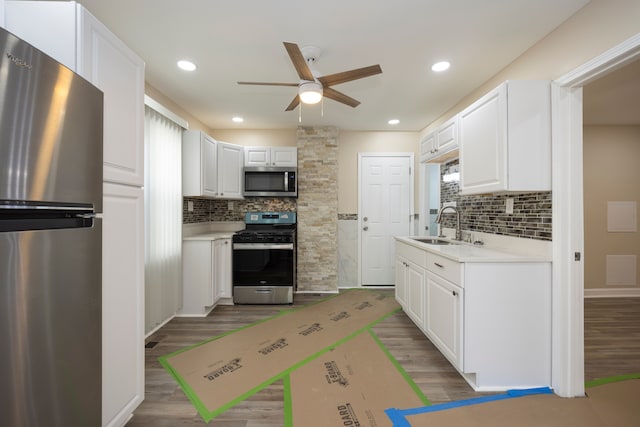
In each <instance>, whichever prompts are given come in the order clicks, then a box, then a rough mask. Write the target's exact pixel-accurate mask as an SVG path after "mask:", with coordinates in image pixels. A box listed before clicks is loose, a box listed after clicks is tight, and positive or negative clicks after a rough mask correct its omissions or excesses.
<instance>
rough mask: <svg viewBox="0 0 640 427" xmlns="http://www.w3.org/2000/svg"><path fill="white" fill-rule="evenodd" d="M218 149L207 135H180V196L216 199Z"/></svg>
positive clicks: (188, 133)
mask: <svg viewBox="0 0 640 427" xmlns="http://www.w3.org/2000/svg"><path fill="white" fill-rule="evenodd" d="M217 169H218V147H217V145H216V141H215V140H214V139H213V138H211V137H210V136H209V135H207V134H205V133H203V132H200V131H192V130H188V131H185V132H183V133H182V195H183V196H196V197H200V196H207V197H216V196H217V194H218V171H217Z"/></svg>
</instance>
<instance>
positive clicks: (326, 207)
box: [298, 127, 338, 292]
mask: <svg viewBox="0 0 640 427" xmlns="http://www.w3.org/2000/svg"><path fill="white" fill-rule="evenodd" d="M337 137H338V129H337V128H335V127H299V128H298V291H302V292H314V291H316V292H317V291H324V292H327V291H329V292H337V290H338V243H337V234H338V139H337Z"/></svg>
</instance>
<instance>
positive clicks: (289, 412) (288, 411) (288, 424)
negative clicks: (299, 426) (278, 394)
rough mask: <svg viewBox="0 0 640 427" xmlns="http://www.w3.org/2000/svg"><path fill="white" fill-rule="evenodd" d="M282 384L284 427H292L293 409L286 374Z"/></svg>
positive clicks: (289, 384) (288, 379) (288, 380)
mask: <svg viewBox="0 0 640 427" xmlns="http://www.w3.org/2000/svg"><path fill="white" fill-rule="evenodd" d="M282 382H283V384H284V427H293V408H292V403H291V376H290V375H289V374H287V375H286V376H285V377H284V378H283V380H282Z"/></svg>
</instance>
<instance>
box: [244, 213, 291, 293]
mask: <svg viewBox="0 0 640 427" xmlns="http://www.w3.org/2000/svg"><path fill="white" fill-rule="evenodd" d="M245 225H246V228H245V229H244V230H242V231H239V232H237V233H236V234H235V235H234V236H233V269H232V271H233V279H232V283H233V302H234V303H235V304H291V303H292V302H293V290H294V286H295V284H296V214H295V213H294V212H247V213H246V214H245Z"/></svg>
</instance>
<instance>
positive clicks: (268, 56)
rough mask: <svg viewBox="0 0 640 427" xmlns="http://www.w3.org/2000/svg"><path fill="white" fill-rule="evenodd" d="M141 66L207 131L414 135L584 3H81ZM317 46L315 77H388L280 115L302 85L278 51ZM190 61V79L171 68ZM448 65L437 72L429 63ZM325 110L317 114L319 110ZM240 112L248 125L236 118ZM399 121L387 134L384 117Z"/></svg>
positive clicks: (562, 0) (197, 0)
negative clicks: (361, 72)
mask: <svg viewBox="0 0 640 427" xmlns="http://www.w3.org/2000/svg"><path fill="white" fill-rule="evenodd" d="M80 3H82V4H83V5H85V6H86V7H87V8H88V9H89V11H91V13H92V14H93V15H95V16H96V17H97V18H98V19H99V20H101V21H102V22H104V23H105V24H106V25H107V27H109V28H110V29H111V30H112V31H113V32H114V33H116V34H117V35H118V36H119V37H120V38H121V39H122V40H123V41H124V42H125V43H126V44H127V45H129V46H130V47H131V48H132V49H133V50H134V51H135V52H137V53H138V54H139V55H140V56H141V57H142V58H143V59H144V61H145V62H146V79H147V82H148V83H149V84H151V85H152V86H154V87H155V88H156V89H158V90H159V91H160V92H162V93H164V94H165V95H167V96H168V97H170V98H171V99H172V100H174V101H175V102H176V103H177V104H179V105H180V106H181V107H183V108H184V109H185V110H187V111H188V112H190V113H191V114H193V115H194V116H195V117H197V118H198V119H199V120H201V121H202V122H203V123H205V124H206V125H207V126H209V127H210V128H212V129H228V128H236V127H238V128H250V129H276V128H278V129H282V128H295V127H297V126H298V125H299V124H302V125H305V126H310V125H333V126H337V127H338V128H340V129H344V130H405V131H419V130H421V129H423V128H424V127H425V126H427V125H428V124H429V123H431V122H432V121H433V120H434V119H436V118H437V117H438V116H439V115H441V114H442V113H444V112H445V111H446V110H448V109H449V108H450V107H452V106H453V105H455V104H456V102H457V101H459V100H460V99H461V98H462V97H463V96H464V95H466V94H468V93H469V92H471V91H472V90H473V89H475V88H476V87H478V86H479V85H480V84H482V83H483V82H485V81H486V80H488V79H489V78H490V77H492V76H493V75H494V74H496V72H498V71H499V70H501V69H502V68H504V67H505V66H506V65H508V64H509V63H510V62H512V61H513V60H514V59H515V58H517V57H518V56H519V55H520V54H522V53H523V52H524V51H526V50H527V49H528V48H529V47H531V46H532V45H534V44H535V43H536V42H538V41H539V40H540V39H541V38H543V37H544V36H545V35H546V34H548V33H549V32H551V31H552V30H553V29H554V28H556V27H557V26H558V25H560V24H561V23H562V22H563V21H565V20H566V19H567V18H568V17H570V16H571V15H572V14H574V13H575V12H576V11H577V10H579V9H580V8H581V7H582V6H584V5H585V4H586V3H588V0H535V1H531V0H482V1H478V0H396V1H390V0H387V1H382V0H324V1H320V2H310V1H305V0H187V1H177V0H108V1H105V0H80ZM283 41H289V42H294V43H297V44H298V45H299V46H300V47H304V46H309V45H313V46H317V47H319V48H320V49H322V56H321V57H320V58H319V60H318V61H317V62H316V68H317V69H318V71H320V73H322V74H333V73H336V72H341V71H346V70H351V69H354V68H360V67H364V66H368V65H372V64H380V65H381V67H382V70H383V73H382V74H380V75H376V76H372V77H368V78H365V79H362V80H357V81H352V82H348V83H343V84H340V85H337V86H335V89H337V90H339V91H341V92H344V93H345V94H347V95H349V96H352V97H354V98H356V99H357V100H359V101H361V102H362V104H361V105H360V106H358V107H357V108H355V109H354V108H351V107H347V106H344V105H342V104H338V103H336V102H334V101H331V100H326V102H324V107H323V110H324V111H321V106H320V105H318V106H304V107H303V109H302V122H301V123H299V121H298V115H299V113H298V112H299V110H298V109H296V110H295V111H292V112H285V111H284V109H285V108H286V106H287V105H288V104H289V102H290V101H291V99H292V98H293V97H294V96H295V94H296V89H295V88H293V87H274V86H240V85H238V84H237V83H236V82H237V81H264V82H297V81H298V78H297V74H296V72H295V70H294V68H293V66H292V64H291V62H290V60H289V57H288V56H287V53H286V51H285V49H284V47H283V45H282V42H283ZM179 59H189V60H192V61H193V62H195V63H196V64H197V65H198V69H197V70H196V71H195V72H193V73H190V74H189V73H186V72H184V71H181V70H179V69H178V68H176V66H175V64H176V61H178V60H179ZM439 60H448V61H450V62H451V64H452V67H451V69H450V70H449V71H448V72H446V73H443V74H435V73H433V72H432V71H431V70H430V67H431V65H432V64H433V63H434V62H436V61H439ZM322 113H323V114H322ZM236 115H238V116H242V117H244V119H245V122H244V123H243V124H240V125H238V124H235V123H232V122H231V118H232V117H233V116H236ZM391 118H398V119H400V124H399V125H397V126H394V127H391V126H389V125H388V124H387V121H388V120H389V119H391Z"/></svg>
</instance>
